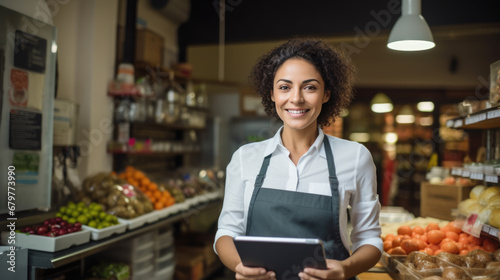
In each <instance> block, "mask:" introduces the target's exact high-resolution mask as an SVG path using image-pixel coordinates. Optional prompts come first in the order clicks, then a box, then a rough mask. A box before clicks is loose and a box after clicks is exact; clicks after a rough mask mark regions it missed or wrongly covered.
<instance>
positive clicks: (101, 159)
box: [47, 0, 118, 179]
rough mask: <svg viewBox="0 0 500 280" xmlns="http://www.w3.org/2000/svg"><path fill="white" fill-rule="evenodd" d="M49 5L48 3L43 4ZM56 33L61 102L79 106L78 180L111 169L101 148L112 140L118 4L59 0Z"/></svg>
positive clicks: (114, 1) (108, 157)
mask: <svg viewBox="0 0 500 280" xmlns="http://www.w3.org/2000/svg"><path fill="white" fill-rule="evenodd" d="M47 2H49V1H47ZM60 2H63V3H64V4H61V5H60V6H59V10H58V12H57V13H54V14H53V21H54V25H55V26H56V27H57V30H58V38H57V42H58V65H59V90H58V92H59V95H58V97H60V98H65V99H69V100H72V101H74V102H76V103H77V104H79V106H80V115H79V123H78V131H77V144H78V145H79V146H80V149H81V153H82V157H81V159H80V164H79V166H78V171H79V174H80V177H81V178H82V179H84V178H85V177H87V176H88V175H92V174H95V173H97V172H101V171H110V170H111V169H112V159H111V157H110V156H109V154H108V153H107V152H106V146H107V143H108V142H109V140H110V139H111V136H112V112H113V101H112V98H110V97H109V96H108V95H107V90H106V89H107V85H108V82H109V81H111V80H112V79H113V77H114V75H115V73H114V72H115V71H114V65H115V49H116V47H115V42H116V25H117V16H118V0H106V1H98V0H70V1H60Z"/></svg>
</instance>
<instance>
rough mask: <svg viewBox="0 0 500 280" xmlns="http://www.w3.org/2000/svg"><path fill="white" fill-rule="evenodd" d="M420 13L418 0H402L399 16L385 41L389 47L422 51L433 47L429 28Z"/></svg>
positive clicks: (398, 49) (399, 49)
mask: <svg viewBox="0 0 500 280" xmlns="http://www.w3.org/2000/svg"><path fill="white" fill-rule="evenodd" d="M420 13H421V1H420V0H402V3H401V17H400V18H399V19H398V20H397V21H396V24H394V27H393V28H392V30H391V34H390V35H389V41H388V42H387V47H388V48H389V49H393V50H397V51H423V50H428V49H432V48H434V46H435V45H436V44H434V39H433V37H432V33H431V30H430V28H429V26H428V25H427V22H426V21H425V19H424V17H423V16H422V15H421V14H420Z"/></svg>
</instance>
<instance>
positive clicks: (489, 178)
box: [484, 175, 498, 183]
mask: <svg viewBox="0 0 500 280" xmlns="http://www.w3.org/2000/svg"><path fill="white" fill-rule="evenodd" d="M485 176H486V178H485V179H484V180H485V181H486V182H490V183H498V176H497V175H485Z"/></svg>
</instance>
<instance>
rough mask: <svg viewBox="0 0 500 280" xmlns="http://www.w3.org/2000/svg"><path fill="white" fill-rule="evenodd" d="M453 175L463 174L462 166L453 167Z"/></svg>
mask: <svg viewBox="0 0 500 280" xmlns="http://www.w3.org/2000/svg"><path fill="white" fill-rule="evenodd" d="M451 175H455V176H462V169H461V168H452V169H451Z"/></svg>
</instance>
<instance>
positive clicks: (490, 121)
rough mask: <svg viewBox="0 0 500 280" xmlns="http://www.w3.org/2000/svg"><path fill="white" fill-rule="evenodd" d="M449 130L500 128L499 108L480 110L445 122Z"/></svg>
mask: <svg viewBox="0 0 500 280" xmlns="http://www.w3.org/2000/svg"><path fill="white" fill-rule="evenodd" d="M446 126H447V127H449V128H463V129H492V128H499V127H500V106H496V107H493V108H489V109H485V110H481V111H478V112H475V113H473V114H470V115H468V116H466V117H459V118H455V119H451V120H448V121H446Z"/></svg>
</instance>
